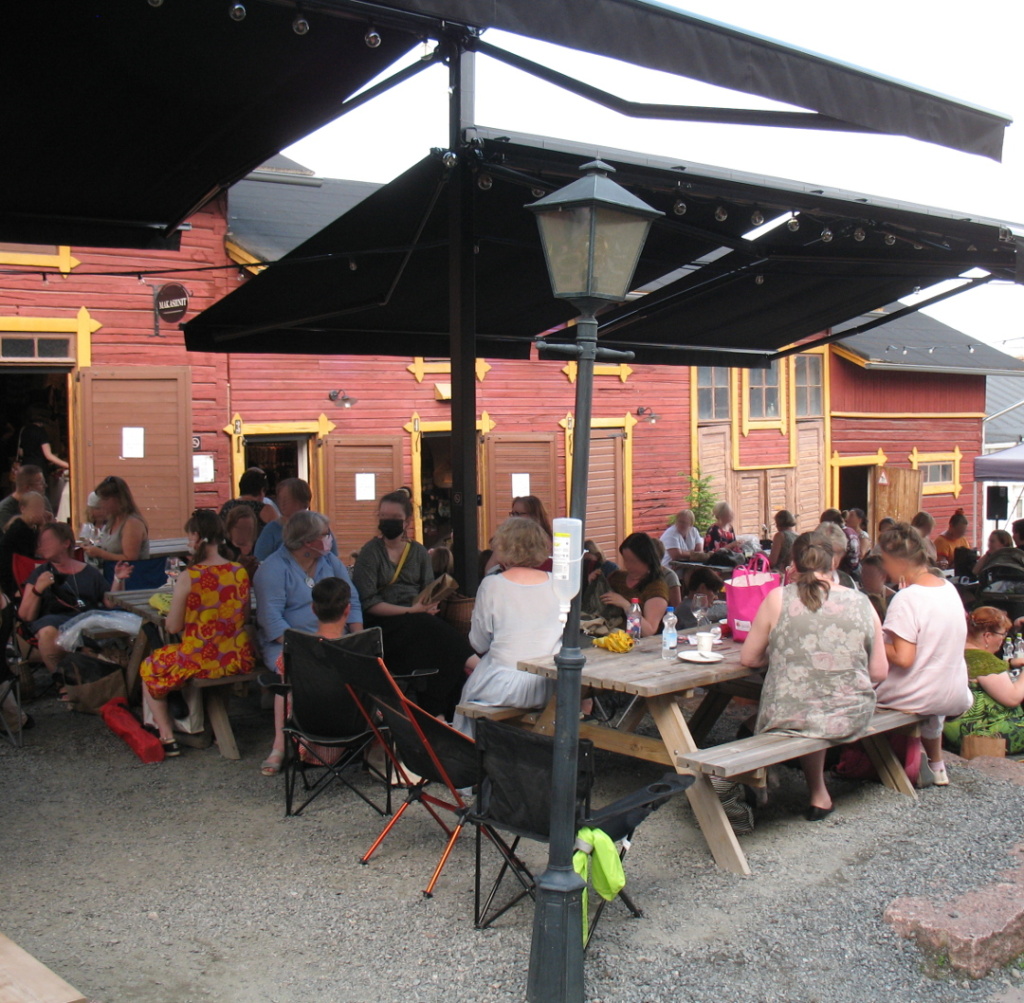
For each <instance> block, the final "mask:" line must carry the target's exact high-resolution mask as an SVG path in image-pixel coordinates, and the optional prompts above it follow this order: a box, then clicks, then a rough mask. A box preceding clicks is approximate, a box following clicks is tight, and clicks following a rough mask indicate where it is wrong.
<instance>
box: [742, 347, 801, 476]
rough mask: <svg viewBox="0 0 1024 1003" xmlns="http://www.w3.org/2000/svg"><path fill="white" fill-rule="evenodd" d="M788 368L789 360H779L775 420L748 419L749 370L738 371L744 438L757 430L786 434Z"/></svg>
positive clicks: (790, 382) (789, 383) (788, 392)
mask: <svg viewBox="0 0 1024 1003" xmlns="http://www.w3.org/2000/svg"><path fill="white" fill-rule="evenodd" d="M790 366H791V360H790V359H788V358H787V359H780V360H779V387H778V390H779V416H778V417H777V418H751V417H750V370H749V369H741V370H739V375H740V385H739V398H740V431H741V432H742V433H743V437H744V438H746V437H747V436H748V435H749V434H750V432H751V431H752V430H753V429H759V428H777V429H778V430H779V431H780V432H781V433H782V434H783V435H785V434H786V429H787V428H788V426H789V412H790V411H791V410H792V408H791V407H790V403H791V402H790V399H789V395H790V391H791V387H792V382H793V381H792V380H791V379H790ZM763 372H768V370H763ZM758 469H763V468H758Z"/></svg>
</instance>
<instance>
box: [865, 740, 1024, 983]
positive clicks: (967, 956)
mask: <svg viewBox="0 0 1024 1003" xmlns="http://www.w3.org/2000/svg"><path fill="white" fill-rule="evenodd" d="M973 762H977V760H974V761H973ZM1020 854H1021V851H1020V849H1018V851H1017V855H1018V857H1019V856H1020ZM1002 878H1003V880H1001V881H998V882H994V883H992V884H990V885H987V886H986V887H984V888H980V889H978V890H976V891H971V892H967V893H965V894H964V895H960V896H958V897H957V898H955V899H953V900H951V901H949V902H944V903H940V902H933V901H931V900H929V899H924V898H903V899H896V900H895V901H894V902H892V903H890V905H889V907H888V908H887V909H886V910H885V920H886V922H888V923H891V924H892V925H893V927H894V928H895V929H896V931H897V933H899V934H900V935H901V936H903V937H907V938H909V939H912V940H914V941H916V942H917V944H918V946H919V947H921V948H922V950H924V951H927V952H928V953H929V954H934V955H940V954H941V955H946V956H947V957H948V958H949V962H950V964H951V965H952V966H953V967H954V968H956V969H959V970H960V971H963V972H965V973H966V974H967V975H969V976H970V977H971V978H975V979H980V978H983V977H984V976H985V975H987V974H988V973H989V972H990V971H992V969H993V968H998V967H1001V966H1002V965H1005V964H1007V963H1008V962H1010V961H1012V960H1013V959H1014V958H1016V957H1019V956H1020V955H1021V954H1024V866H1021V867H1016V868H1013V869H1011V870H1008V871H1006V872H1005V873H1004V874H1003V875H1002Z"/></svg>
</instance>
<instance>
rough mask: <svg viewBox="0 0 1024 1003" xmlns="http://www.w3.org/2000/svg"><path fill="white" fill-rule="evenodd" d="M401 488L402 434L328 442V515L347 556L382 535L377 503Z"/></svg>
mask: <svg viewBox="0 0 1024 1003" xmlns="http://www.w3.org/2000/svg"><path fill="white" fill-rule="evenodd" d="M401 486H402V436H399V435H388V436H358V435H330V436H328V437H327V438H326V439H325V440H324V498H325V500H326V504H325V506H324V515H326V516H327V518H328V519H330V520H331V531H332V532H333V533H334V535H335V537H336V538H337V540H338V554H339V555H340V556H341V557H342V558H345V557H346V556H347V555H348V554H349V553H351V552H352V551H353V550H359V548H360V547H362V545H363V544H364V543H366V541H367V540H369V539H370V538H371V537H372V536H374V534H375V533H376V532H377V501H378V499H379V498H380V497H381V495H386V494H387V493H388V492H389V491H394V490H396V489H397V488H400V487H401Z"/></svg>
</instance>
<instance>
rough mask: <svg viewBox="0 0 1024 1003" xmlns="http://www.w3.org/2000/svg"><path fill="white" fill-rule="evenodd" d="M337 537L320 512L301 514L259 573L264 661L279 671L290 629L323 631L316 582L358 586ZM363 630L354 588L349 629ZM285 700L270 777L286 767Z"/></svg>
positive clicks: (268, 763) (266, 765) (268, 765)
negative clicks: (339, 553) (334, 547)
mask: <svg viewBox="0 0 1024 1003" xmlns="http://www.w3.org/2000/svg"><path fill="white" fill-rule="evenodd" d="M332 543H333V537H332V535H331V527H330V524H329V523H328V521H327V519H325V518H324V516H322V515H320V514H319V513H318V512H309V511H305V512H296V513H295V514H294V515H292V516H291V517H290V518H289V520H288V522H287V524H286V525H285V526H284V532H283V536H282V541H281V546H280V547H279V548H278V549H277V550H275V551H274V552H273V553H272V554H270V556H269V557H267V558H266V560H264V561H263V562H262V563H261V564H260V566H259V570H258V571H257V572H256V580H255V582H254V585H255V588H256V600H257V602H256V619H257V622H258V623H259V638H260V651H261V654H262V658H263V662H264V664H265V665H266V666H267V668H269V669H270V670H271V671H273V672H276V671H277V664H278V658H279V657H280V655H281V653H282V651H283V650H284V632H285V631H286V630H288V629H289V628H292V629H295V630H304V631H307V632H308V633H310V634H315V633H316V631H317V618H316V615H315V614H314V612H313V607H312V605H311V603H312V600H313V586H314V585H316V583H317V582H319V581H322V580H323V579H324V578H340V579H341V580H342V581H344V582H347V583H348V584H349V586H350V587H351V585H352V579H351V578H350V577H349V574H348V569H347V568H346V567H345V565H344V564H342V563H341V561H340V560H338V558H337V557H336V556H335V555H334V554H332V553H331V544H332ZM362 629H363V610H362V607H361V606H360V603H359V594H358V593H357V592H356V590H355V589H354V588H353V589H352V609H351V612H350V613H349V620H348V631H349V633H355V632H356V631H360V630H362ZM283 726H284V698H283V697H275V698H274V747H273V749H272V750H271V752H270V755H269V756H267V758H266V760H265V761H264V762H263V765H262V766H261V770H262V772H263V775H264V776H268V777H269V776H273V775H274V774H276V773H279V772H280V770H281V763H282V761H283V759H284V734H283V732H282V730H281V729H282V728H283Z"/></svg>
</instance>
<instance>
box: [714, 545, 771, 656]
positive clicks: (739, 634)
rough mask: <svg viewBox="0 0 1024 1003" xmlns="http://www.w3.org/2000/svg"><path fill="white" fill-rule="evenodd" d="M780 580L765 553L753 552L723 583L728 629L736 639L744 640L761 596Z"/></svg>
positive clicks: (766, 593) (759, 605)
mask: <svg viewBox="0 0 1024 1003" xmlns="http://www.w3.org/2000/svg"><path fill="white" fill-rule="evenodd" d="M781 584H782V578H781V576H780V575H777V574H775V573H774V572H773V571H772V569H771V565H769V564H768V558H767V557H765V556H764V554H755V555H754V556H753V557H752V558H750V560H749V561H747V563H746V565H745V566H744V567H742V568H737V569H736V570H735V571H734V572H733V573H732V578H731V579H730V580H729V581H727V582H726V583H725V605H726V610H727V612H728V617H729V629H730V630H731V631H732V636H733V637H734V638H735V639H736V640H737V641H742V640H744V639H745V638H746V636H747V634H749V633H750V625H751V624H752V623H753V622H754V617H755V616H756V615H757V611H758V610H759V609H760V608H761V603H762V602H763V600H764V597H765V596H766V595H768V593H769V592H771V590H772V589H777V588H778V587H779V586H780V585H781Z"/></svg>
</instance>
